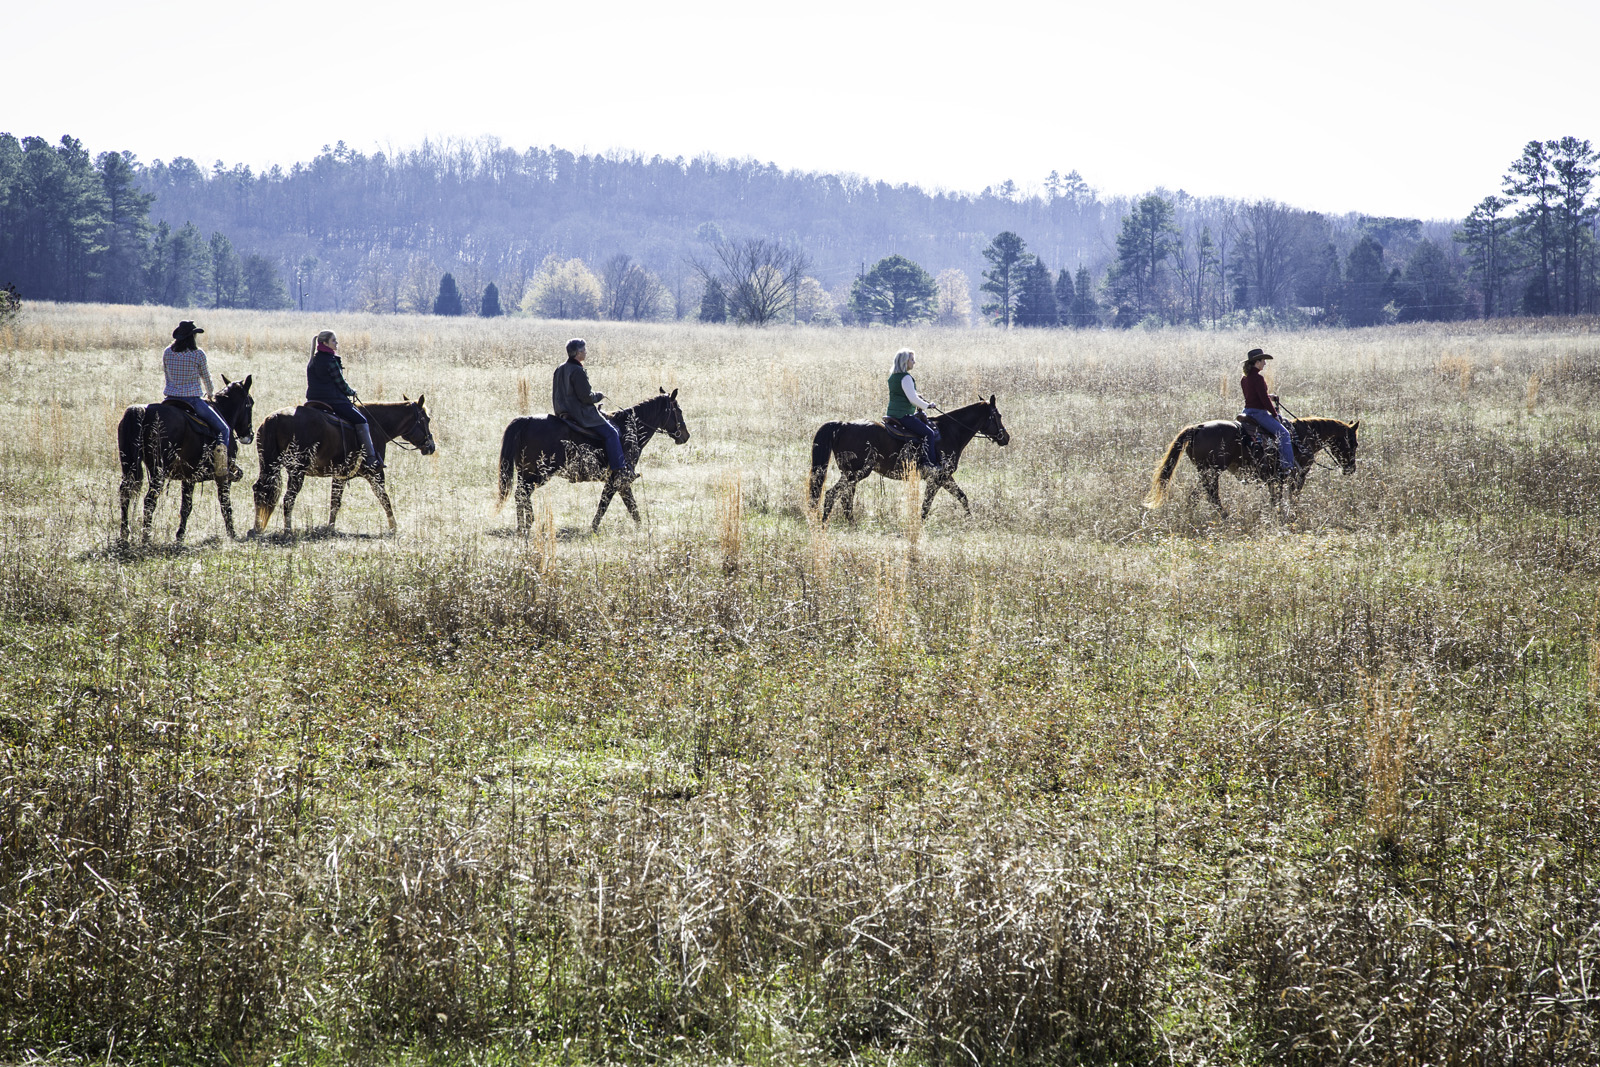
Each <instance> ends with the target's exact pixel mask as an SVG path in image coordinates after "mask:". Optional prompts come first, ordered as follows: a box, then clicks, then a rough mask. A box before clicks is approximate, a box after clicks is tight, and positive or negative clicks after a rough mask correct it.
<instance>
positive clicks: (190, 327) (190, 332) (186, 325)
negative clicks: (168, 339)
mask: <svg viewBox="0 0 1600 1067" xmlns="http://www.w3.org/2000/svg"><path fill="white" fill-rule="evenodd" d="M197 333H205V331H204V330H202V329H201V328H200V327H198V326H196V325H195V324H194V320H193V319H184V320H183V321H182V322H180V323H178V325H177V327H176V328H174V329H173V331H172V339H173V340H174V341H176V340H177V339H178V338H180V337H193V336H194V335H195V334H197Z"/></svg>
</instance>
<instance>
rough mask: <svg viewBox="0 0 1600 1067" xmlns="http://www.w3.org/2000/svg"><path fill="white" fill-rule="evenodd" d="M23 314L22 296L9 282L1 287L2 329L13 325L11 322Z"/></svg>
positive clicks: (0, 320)
mask: <svg viewBox="0 0 1600 1067" xmlns="http://www.w3.org/2000/svg"><path fill="white" fill-rule="evenodd" d="M20 314H22V294H21V293H19V292H17V287H16V286H15V285H12V284H11V283H10V282H7V283H6V284H4V285H0V328H4V327H6V326H8V325H10V324H11V320H12V319H15V318H16V317H17V316H18V315H20Z"/></svg>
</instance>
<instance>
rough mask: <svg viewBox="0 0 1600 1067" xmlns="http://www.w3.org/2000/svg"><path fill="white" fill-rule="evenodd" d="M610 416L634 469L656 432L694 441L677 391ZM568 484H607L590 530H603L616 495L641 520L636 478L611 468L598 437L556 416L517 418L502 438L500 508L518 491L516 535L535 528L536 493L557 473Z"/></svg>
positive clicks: (658, 396)
mask: <svg viewBox="0 0 1600 1067" xmlns="http://www.w3.org/2000/svg"><path fill="white" fill-rule="evenodd" d="M608 418H610V419H611V421H612V422H613V423H614V424H615V425H616V427H617V432H618V433H620V434H621V435H622V451H623V453H624V454H625V455H626V456H627V457H628V466H629V468H632V467H633V466H634V465H635V464H636V463H638V462H639V453H641V452H643V451H644V446H645V445H647V444H649V443H650V438H652V437H654V436H655V433H656V431H657V430H660V431H661V432H662V433H665V434H666V435H667V436H669V437H671V438H672V440H673V443H674V444H680V445H681V444H683V443H684V442H686V441H688V440H689V427H688V426H686V425H685V424H684V421H683V409H682V408H680V407H679V406H678V391H677V390H676V389H674V390H673V391H672V392H670V393H669V392H667V391H666V390H665V389H663V390H661V392H660V394H659V395H657V396H653V397H651V398H650V399H649V400H646V401H645V402H644V403H642V404H635V405H634V406H633V407H631V408H624V409H622V410H621V411H617V412H614V413H612V414H611V415H610V416H608ZM558 474H559V475H561V477H563V478H565V479H566V480H567V481H569V482H605V488H604V489H602V490H601V491H600V507H599V508H598V509H597V510H596V511H595V513H594V522H593V523H591V524H590V526H589V530H590V532H591V533H592V532H594V531H595V530H598V529H600V520H601V519H602V518H604V517H605V513H606V508H608V507H610V506H611V497H612V496H613V495H615V494H617V493H621V494H622V502H623V503H624V504H625V505H627V508H628V514H629V515H632V516H633V521H634V522H636V523H637V522H638V521H639V508H638V507H637V506H636V505H635V504H634V501H633V479H632V478H630V477H628V476H627V475H625V474H618V473H615V472H613V471H612V470H611V469H610V468H609V467H607V466H606V454H605V449H604V446H603V445H602V443H601V441H600V439H599V438H598V437H590V436H588V435H586V434H580V433H579V432H578V431H577V430H575V429H573V427H572V426H570V425H569V424H568V423H567V422H566V421H565V420H564V419H559V418H557V417H556V416H554V415H524V416H522V417H521V418H517V419H512V420H511V425H509V426H507V427H506V432H505V435H504V436H503V437H501V439H500V504H504V503H505V501H506V495H507V494H508V493H510V492H511V482H512V479H513V478H515V479H516V487H517V533H519V534H526V533H527V532H528V530H529V528H530V527H531V526H532V525H533V501H532V497H533V491H534V490H535V489H537V488H539V487H540V486H541V485H543V484H544V483H545V482H548V481H549V480H550V479H551V478H553V477H555V476H556V475H558Z"/></svg>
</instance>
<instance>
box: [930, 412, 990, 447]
mask: <svg viewBox="0 0 1600 1067" xmlns="http://www.w3.org/2000/svg"><path fill="white" fill-rule="evenodd" d="M943 414H944V417H945V418H947V419H949V420H950V421H951V422H953V423H955V424H956V425H957V426H959V427H961V428H962V429H963V430H971V431H972V436H974V437H985V438H988V439H989V440H991V441H993V440H994V435H993V434H991V433H990V432H989V431H988V430H986V429H984V428H983V427H982V426H973V425H971V424H970V423H965V422H962V421H961V420H960V419H958V418H956V417H955V415H954V413H952V412H949V411H946V412H944V413H943ZM988 425H989V420H988V419H985V420H984V421H983V426H988ZM997 443H998V442H997Z"/></svg>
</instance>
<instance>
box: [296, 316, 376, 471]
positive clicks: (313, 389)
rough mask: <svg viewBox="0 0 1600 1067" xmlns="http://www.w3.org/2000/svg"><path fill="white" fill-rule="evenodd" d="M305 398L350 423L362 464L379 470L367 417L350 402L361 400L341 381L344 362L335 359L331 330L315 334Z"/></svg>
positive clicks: (336, 351) (336, 340)
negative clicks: (363, 459) (325, 406)
mask: <svg viewBox="0 0 1600 1067" xmlns="http://www.w3.org/2000/svg"><path fill="white" fill-rule="evenodd" d="M306 399H307V400H315V401H316V402H317V403H319V404H326V405H328V407H330V408H332V409H333V410H334V413H335V414H337V415H338V416H339V417H340V418H341V419H344V420H345V421H346V422H349V423H353V424H354V425H355V428H356V433H358V434H360V435H361V449H362V452H363V453H364V454H365V457H366V465H367V466H368V467H370V468H371V469H372V470H374V471H381V470H383V461H382V460H380V459H379V458H378V450H377V449H376V448H374V447H373V446H372V427H371V426H369V425H367V417H366V416H365V415H363V414H362V413H361V412H360V410H358V409H357V408H356V406H355V405H354V404H352V403H351V402H350V401H351V400H360V399H361V398H360V397H358V396H356V391H355V390H354V389H352V388H350V383H349V382H347V381H345V380H344V362H343V361H342V360H341V359H340V358H339V338H338V337H337V336H335V335H334V332H333V331H332V330H323V331H322V332H321V333H319V334H317V337H316V340H315V341H314V342H313V343H312V345H311V359H310V361H309V362H307V363H306Z"/></svg>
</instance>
